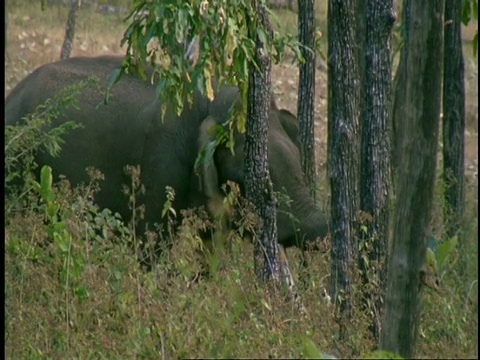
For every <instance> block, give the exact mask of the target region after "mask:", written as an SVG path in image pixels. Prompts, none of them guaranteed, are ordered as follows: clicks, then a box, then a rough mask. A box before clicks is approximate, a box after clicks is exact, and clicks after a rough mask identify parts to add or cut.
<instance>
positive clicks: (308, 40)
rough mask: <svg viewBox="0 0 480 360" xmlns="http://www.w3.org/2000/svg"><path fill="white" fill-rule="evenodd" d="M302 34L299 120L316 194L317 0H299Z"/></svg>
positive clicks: (305, 161) (306, 169)
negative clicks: (302, 61) (315, 8)
mask: <svg viewBox="0 0 480 360" xmlns="http://www.w3.org/2000/svg"><path fill="white" fill-rule="evenodd" d="M298 38H299V41H300V44H301V45H302V48H301V50H302V56H303V58H304V59H305V62H304V63H303V64H301V65H300V80H299V86H298V102H297V105H298V106H297V108H298V121H299V125H300V142H301V144H302V169H303V172H304V173H305V181H306V183H307V186H308V187H309V189H310V192H311V194H312V197H313V199H314V201H315V198H316V182H315V180H316V177H317V176H316V167H315V164H316V163H315V130H314V129H315V127H314V124H315V122H314V100H315V57H316V56H315V12H314V0H298Z"/></svg>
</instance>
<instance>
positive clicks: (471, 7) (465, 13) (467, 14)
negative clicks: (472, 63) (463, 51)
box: [461, 0, 478, 56]
mask: <svg viewBox="0 0 480 360" xmlns="http://www.w3.org/2000/svg"><path fill="white" fill-rule="evenodd" d="M461 16H462V23H463V25H465V26H467V25H468V24H469V23H470V21H473V20H475V21H478V0H462V15H461ZM472 47H473V56H477V49H478V29H477V31H476V32H475V35H473V39H472Z"/></svg>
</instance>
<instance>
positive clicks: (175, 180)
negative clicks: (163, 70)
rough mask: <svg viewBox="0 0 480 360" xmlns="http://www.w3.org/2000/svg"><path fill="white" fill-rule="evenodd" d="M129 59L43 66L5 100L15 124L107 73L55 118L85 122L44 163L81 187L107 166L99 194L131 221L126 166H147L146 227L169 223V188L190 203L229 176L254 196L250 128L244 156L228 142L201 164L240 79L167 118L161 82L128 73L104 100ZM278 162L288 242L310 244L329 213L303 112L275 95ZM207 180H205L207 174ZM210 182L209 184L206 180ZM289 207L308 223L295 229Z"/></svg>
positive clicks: (273, 165) (240, 139) (178, 203)
mask: <svg viewBox="0 0 480 360" xmlns="http://www.w3.org/2000/svg"><path fill="white" fill-rule="evenodd" d="M121 62H122V58H121V57H114V56H102V57H95V58H87V57H77V58H70V59H67V60H62V61H58V62H54V63H51V64H47V65H44V66H41V67H40V68H38V69H37V70H35V71H34V72H33V73H31V74H30V75H28V76H27V77H26V78H25V79H24V80H22V81H21V82H20V83H19V84H18V85H17V86H16V87H15V88H14V89H13V90H12V91H11V92H10V94H9V95H8V97H7V98H6V100H5V123H6V125H12V124H16V123H18V122H19V120H20V119H21V118H22V117H24V116H26V115H27V114H29V113H32V112H34V110H35V108H36V107H37V106H38V105H40V104H42V103H44V102H45V101H46V100H47V99H48V98H52V97H54V96H55V95H56V94H57V93H58V92H59V91H60V90H61V89H63V88H64V87H66V86H69V85H73V84H75V83H77V82H79V81H80V80H85V79H87V78H89V77H91V76H96V77H97V78H98V79H100V84H101V85H100V86H99V87H95V88H94V87H92V88H89V89H88V90H86V91H84V92H82V93H81V94H80V95H79V96H78V104H79V108H78V109H76V108H69V109H67V110H66V111H65V113H64V114H62V115H61V116H60V117H59V118H58V119H56V120H54V121H53V125H54V126H55V125H58V124H61V123H63V122H65V121H67V120H74V121H76V122H78V123H81V124H82V125H83V126H82V127H79V128H76V129H74V130H72V131H71V132H69V133H68V134H67V135H66V136H65V137H64V140H65V143H64V145H63V146H62V151H61V153H60V155H59V157H56V158H52V157H50V156H49V155H47V154H45V153H42V152H39V153H38V155H37V159H36V160H37V163H38V164H39V165H40V166H42V165H45V164H48V165H50V166H51V167H52V169H53V173H54V175H60V174H63V175H65V176H66V177H67V179H69V180H70V182H71V183H72V185H76V184H81V183H82V182H85V183H87V182H88V181H89V177H88V175H87V173H86V171H85V169H86V168H87V167H89V166H93V167H94V168H97V169H99V170H100V171H101V172H102V173H103V174H104V176H105V180H104V181H103V182H101V183H100V186H101V190H100V191H99V193H98V194H97V195H96V197H95V201H96V203H97V204H98V205H99V206H100V207H103V208H109V209H110V210H112V211H114V212H118V213H120V214H121V215H122V217H123V218H124V219H126V220H128V219H129V217H130V214H131V211H130V210H129V208H128V202H127V198H126V196H125V195H124V194H123V193H122V184H128V183H129V180H128V178H127V177H126V175H125V173H124V168H125V166H126V165H129V164H130V165H140V167H141V177H140V178H141V182H142V184H143V185H144V186H145V194H144V195H143V196H141V198H140V199H138V200H137V202H138V203H143V204H144V205H145V214H144V219H143V222H142V223H141V224H140V226H141V227H143V229H145V226H151V225H152V224H153V223H156V222H157V223H160V222H161V221H162V217H161V213H162V209H163V206H164V203H165V201H166V193H165V187H166V186H167V185H168V186H171V187H172V188H173V189H174V190H175V200H174V203H173V207H174V208H175V209H176V210H177V213H179V210H181V209H187V208H191V207H197V206H201V205H204V206H206V208H207V209H208V208H209V201H211V200H212V199H213V198H215V197H218V196H222V194H223V193H222V192H221V186H222V184H223V183H225V182H226V181H227V180H232V181H234V182H236V183H238V184H239V186H240V189H241V191H242V192H243V193H244V190H245V189H244V173H243V147H244V142H245V141H244V135H242V134H240V133H238V132H236V133H235V151H234V154H232V152H231V151H230V150H229V149H227V148H226V147H225V146H218V147H217V149H216V150H215V153H214V155H213V159H214V161H213V164H211V165H210V166H209V167H203V168H202V169H201V171H199V174H198V175H197V172H196V171H195V169H194V168H195V161H196V159H197V156H198V154H199V151H200V150H201V148H202V146H203V145H205V143H206V142H208V141H210V140H211V137H212V136H214V135H213V134H211V132H209V131H208V130H209V128H210V126H211V125H213V124H215V123H220V124H223V123H224V122H225V121H226V120H227V119H228V112H229V109H230V108H231V106H232V105H233V104H234V102H236V101H237V100H238V99H239V98H240V96H239V93H238V89H237V88H236V87H232V86H223V87H222V88H220V89H217V88H215V98H214V100H213V101H209V100H208V99H207V98H206V97H205V96H202V95H201V94H200V92H198V91H197V92H195V93H194V100H193V105H192V106H191V107H190V106H189V105H188V103H185V105H184V109H183V112H182V114H181V115H180V116H176V115H174V114H173V113H172V112H171V111H170V109H169V108H168V107H167V111H166V114H165V117H164V120H163V122H162V106H161V102H160V100H158V99H157V97H156V90H155V85H152V84H151V83H150V82H143V81H140V80H139V79H138V78H136V77H135V76H133V75H129V76H124V77H123V78H122V79H121V80H120V81H119V82H118V83H117V84H116V85H115V86H114V87H113V88H112V91H111V94H110V97H109V101H108V104H107V105H105V104H104V93H105V86H104V84H105V83H106V81H107V79H108V78H109V76H110V74H111V73H112V71H113V70H115V69H117V68H119V67H120V66H121ZM268 146H269V169H270V175H271V178H272V183H273V185H274V190H276V191H284V192H286V194H287V195H288V197H289V198H290V199H291V200H292V203H291V205H290V207H288V208H287V207H285V205H280V207H279V209H278V211H277V219H278V221H277V224H278V237H279V243H280V244H282V245H284V246H286V247H288V246H303V245H304V244H305V240H316V239H317V238H324V237H325V236H326V235H327V232H328V226H327V218H326V215H325V214H324V213H322V212H321V211H320V210H319V209H318V208H317V207H316V206H315V205H314V203H313V200H312V198H311V197H310V194H309V191H308V189H307V186H306V184H305V181H304V175H303V173H302V169H301V162H300V150H299V142H298V122H297V119H296V118H295V116H294V115H292V114H291V113H290V112H288V111H286V110H279V109H278V108H277V107H276V105H275V102H274V101H272V105H271V109H270V115H269V134H268ZM198 177H200V179H199V178H198ZM202 183H203V184H202ZM287 212H289V213H291V214H293V216H294V217H295V218H296V219H298V220H299V223H298V224H296V225H295V226H294V224H293V223H292V221H291V218H290V217H289V215H288V214H287Z"/></svg>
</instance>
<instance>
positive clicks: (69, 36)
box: [60, 0, 80, 59]
mask: <svg viewBox="0 0 480 360" xmlns="http://www.w3.org/2000/svg"><path fill="white" fill-rule="evenodd" d="M79 3H80V0H71V3H70V11H69V12H68V20H67V28H66V30H65V39H64V40H63V45H62V50H61V52H60V59H68V58H69V57H70V53H71V52H72V47H73V39H74V37H75V22H76V20H77V12H78V7H79Z"/></svg>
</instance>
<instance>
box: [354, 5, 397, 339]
mask: <svg viewBox="0 0 480 360" xmlns="http://www.w3.org/2000/svg"><path fill="white" fill-rule="evenodd" d="M366 15H367V16H366V19H367V21H366V47H365V73H364V76H365V78H364V82H363V106H362V127H361V134H362V135H361V139H362V141H361V144H362V145H361V166H360V169H361V176H360V209H361V210H362V213H364V214H366V215H367V216H365V217H364V218H363V219H361V220H363V221H362V225H364V226H365V227H364V230H363V231H361V235H362V239H361V245H360V251H361V252H362V255H366V258H365V257H364V256H360V258H359V260H360V270H361V271H362V280H363V289H364V290H363V293H364V297H365V300H366V301H365V304H366V305H367V309H368V310H370V311H368V313H369V314H372V316H373V318H372V319H371V320H372V323H371V330H372V333H373V336H374V338H375V339H376V340H377V341H378V339H379V333H380V325H381V316H382V310H383V300H384V291H385V288H386V282H385V280H386V267H385V266H386V255H387V251H388V237H389V224H390V222H389V219H390V117H389V115H390V96H391V83H392V74H391V71H392V70H391V61H390V35H391V32H392V29H393V24H394V22H395V13H394V10H393V0H388V1H383V0H369V1H368V3H367V14H366Z"/></svg>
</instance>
